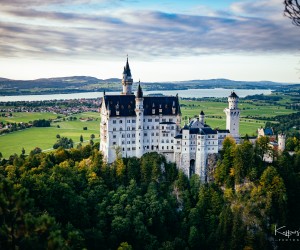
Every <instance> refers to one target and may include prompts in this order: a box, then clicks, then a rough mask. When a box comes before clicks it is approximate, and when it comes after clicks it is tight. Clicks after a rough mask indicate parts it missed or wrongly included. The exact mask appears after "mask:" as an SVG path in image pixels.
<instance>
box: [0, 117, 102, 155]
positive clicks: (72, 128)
mask: <svg viewBox="0 0 300 250" xmlns="http://www.w3.org/2000/svg"><path fill="white" fill-rule="evenodd" d="M72 116H73V117H75V116H76V117H77V118H78V119H77V120H75V121H67V120H65V121H61V122H56V123H51V127H48V128H28V129H25V130H20V131H16V132H13V133H9V134H6V135H2V136H0V152H1V153H2V155H3V157H4V158H7V157H9V156H10V155H11V154H14V153H17V154H21V151H22V148H24V149H25V152H26V154H27V153H29V152H30V151H31V150H32V149H34V148H35V147H39V148H41V149H42V150H45V151H47V150H51V149H52V146H53V144H54V143H55V142H56V141H57V138H56V135H57V134H59V135H60V136H61V137H63V136H64V137H68V138H71V139H72V140H73V141H74V143H75V144H76V143H79V142H80V135H82V136H83V140H84V141H89V140H90V136H91V134H94V135H95V139H94V141H95V142H97V141H99V122H100V117H99V116H100V115H99V114H98V113H91V112H87V113H82V114H77V115H72ZM56 117H57V115H56V114H50V113H13V117H12V118H5V117H1V118H0V122H1V121H6V122H28V121H33V120H37V119H49V118H56ZM88 117H91V118H94V120H93V121H81V120H80V118H88ZM57 125H59V128H58V126H57ZM83 127H87V130H83Z"/></svg>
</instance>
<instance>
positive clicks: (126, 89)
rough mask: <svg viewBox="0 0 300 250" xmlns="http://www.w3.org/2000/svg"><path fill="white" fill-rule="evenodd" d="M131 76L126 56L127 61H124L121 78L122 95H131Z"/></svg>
mask: <svg viewBox="0 0 300 250" xmlns="http://www.w3.org/2000/svg"><path fill="white" fill-rule="evenodd" d="M132 83H133V80H132V76H131V71H130V67H129V62H128V55H127V60H126V65H125V67H124V71H123V78H122V85H123V92H122V95H131V94H133V93H132Z"/></svg>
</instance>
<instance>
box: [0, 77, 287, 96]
mask: <svg viewBox="0 0 300 250" xmlns="http://www.w3.org/2000/svg"><path fill="white" fill-rule="evenodd" d="M120 82H121V79H118V78H109V79H98V78H95V77H90V76H70V77H55V78H40V79H36V80H12V79H6V78H0V95H24V94H57V93H76V92H87V91H120V90H121V84H120ZM142 84H143V88H144V90H181V89H191V88H195V89H199V88H227V89H275V90H277V89H281V88H282V87H283V86H287V84H284V83H278V82H271V81H259V82H254V81H233V80H228V79H210V80H188V81H176V82H174V81H173V82H172V81H170V82H144V83H142ZM135 87H136V84H134V89H135Z"/></svg>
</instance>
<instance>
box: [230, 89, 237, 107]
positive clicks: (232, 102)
mask: <svg viewBox="0 0 300 250" xmlns="http://www.w3.org/2000/svg"><path fill="white" fill-rule="evenodd" d="M238 102H239V97H238V95H237V94H236V93H235V92H234V91H232V92H231V94H230V96H228V104H229V109H237V108H238Z"/></svg>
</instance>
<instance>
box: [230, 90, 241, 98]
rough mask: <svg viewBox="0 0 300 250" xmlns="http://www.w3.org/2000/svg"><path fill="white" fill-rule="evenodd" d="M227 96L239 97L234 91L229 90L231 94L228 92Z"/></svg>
mask: <svg viewBox="0 0 300 250" xmlns="http://www.w3.org/2000/svg"><path fill="white" fill-rule="evenodd" d="M229 97H232V98H239V97H238V95H237V94H236V93H235V92H234V91H232V92H231V94H230V96H229Z"/></svg>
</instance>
